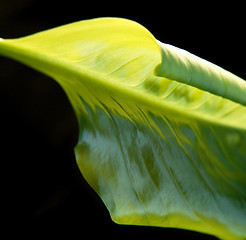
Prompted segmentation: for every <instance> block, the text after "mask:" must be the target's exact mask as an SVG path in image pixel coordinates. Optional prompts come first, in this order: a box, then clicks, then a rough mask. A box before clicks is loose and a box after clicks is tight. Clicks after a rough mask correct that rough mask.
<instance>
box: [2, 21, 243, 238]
mask: <svg viewBox="0 0 246 240" xmlns="http://www.w3.org/2000/svg"><path fill="white" fill-rule="evenodd" d="M160 31H163V29H162V28H161V27H160ZM0 54H1V55H4V56H7V57H11V58H13V59H16V60H18V61H20V62H23V63H25V64H27V65H29V66H31V67H33V68H35V69H37V70H39V71H41V72H43V73H45V74H47V75H49V76H51V77H53V78H54V79H55V80H56V81H57V82H58V83H59V84H60V85H61V86H62V87H63V89H64V91H65V92H66V93H67V96H68V98H69V100H70V102H71V104H72V106H73V108H74V110H75V113H76V116H77V119H78V123H79V127H80V129H79V140H78V143H77V146H76V147H75V155H76V160H77V163H78V166H79V168H80V170H81V172H82V174H83V176H84V178H85V179H86V180H87V181H88V183H89V184H90V185H91V187H92V188H93V189H94V190H95V191H96V192H97V193H98V195H99V196H100V197H101V198H102V200H103V202H104V203H105V205H106V207H107V208H108V210H109V212H110V215H111V217H112V219H113V220H114V221H115V222H117V223H120V224H134V225H148V226H159V227H175V228H183V229H189V230H194V231H200V232H204V233H208V234H212V235H215V236H217V237H219V238H221V239H228V240H233V239H235V240H237V239H238V240H239V239H240V240H243V239H245V238H246V182H245V179H246V107H245V106H246V99H245V96H246V83H245V81H244V80H243V79H241V78H239V77H237V76H235V75H234V74H232V73H230V72H228V71H226V70H224V69H222V68H220V67H218V66H216V65H214V64H212V63H210V62H208V61H206V60H204V59H201V58H199V57H197V56H194V55H193V54H191V53H189V52H186V51H184V50H181V49H179V48H176V47H173V46H170V45H168V44H164V43H161V42H160V41H158V40H156V39H155V37H154V36H153V35H152V34H151V33H150V32H149V31H148V30H147V29H146V28H144V27H143V26H141V25H140V24H138V23H136V22H133V21H130V20H126V19H120V18H98V19H92V20H86V21H80V22H76V23H72V24H68V25H64V26H61V27H58V28H54V29H51V30H47V31H43V32H40V33H36V34H33V35H30V36H27V37H23V38H19V39H13V40H2V41H0Z"/></svg>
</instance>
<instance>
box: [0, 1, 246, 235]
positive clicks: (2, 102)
mask: <svg viewBox="0 0 246 240" xmlns="http://www.w3.org/2000/svg"><path fill="white" fill-rule="evenodd" d="M242 3H243V2H242ZM224 4H227V3H224ZM243 8H244V6H239V5H235V6H232V5H228V6H226V5H223V6H218V5H215V4H213V3H209V2H206V4H204V3H203V2H200V1H198V2H194V1H192V2H191V4H190V5H188V4H187V3H185V4H184V3H181V1H178V2H175V1H173V2H172V4H171V3H168V2H165V1H163V2H156V1H142V2H134V1H115V2H113V1H108V2H104V1H98V2H97V1H96V2H95V1H82V0H80V1H75V0H69V1H57V0H53V1H52V0H42V1H35V0H22V1H21V0H19V1H18V0H0V37H2V38H15V37H21V36H25V35H28V34H31V33H35V32H38V31H41V30H45V29H49V28H52V27H56V26H58V25H63V24H66V23H70V22H73V21H78V20H83V19H89V18H94V17H104V16H112V17H124V18H129V19H132V20H135V21H137V22H139V23H141V24H142V25H144V26H145V27H146V28H148V29H149V30H150V31H151V32H152V33H153V34H154V36H155V37H156V38H157V39H159V40H160V41H162V42H165V43H169V44H172V45H175V46H177V47H180V48H183V49H185V50H188V51H190V52H192V53H194V54H196V55H198V56H200V57H202V58H205V59H207V60H209V61H211V62H213V63H215V64H217V65H219V66H221V67H223V68H225V69H227V70H229V71H231V72H233V73H235V74H237V75H239V76H240V77H242V78H244V79H246V73H245V71H244V60H243V58H242V56H244V55H245V51H246V48H245V45H244V37H245V33H244V31H243V29H244V28H243V26H244V22H243V21H242V19H243V13H242V12H241V10H242V9H243ZM0 120H1V122H0V131H1V132H0V136H1V144H0V146H1V147H0V149H1V153H0V154H1V159H0V164H1V167H0V171H1V189H0V191H1V192H0V194H1V195H0V196H1V205H0V206H1V213H0V216H1V218H2V219H1V223H3V222H4V224H2V225H1V226H0V228H1V229H2V230H6V231H8V233H9V234H10V235H11V234H16V233H17V234H21V235H24V236H28V235H30V236H32V237H35V236H38V235H43V234H44V235H46V236H50V235H54V236H60V237H64V236H65V234H66V235H67V234H68V235H69V236H71V238H72V239H73V236H74V238H75V236H77V237H80V238H88V237H98V236H102V237H110V238H111V237H112V238H115V237H131V236H132V235H133V234H134V236H138V237H139V238H141V237H146V238H147V237H151V238H153V237H154V238H157V237H158V238H160V237H161V238H163V239H173V238H179V239H180V238H188V239H215V238H213V237H211V236H208V235H204V234H199V233H195V232H189V231H185V230H176V229H165V228H154V227H136V226H120V225H117V224H115V223H113V222H112V221H111V219H110V217H109V214H108V211H107V209H106V208H105V207H104V205H103V203H102V201H101V200H100V199H99V197H98V196H97V195H96V194H95V193H94V191H93V190H92V189H91V188H90V187H89V186H88V185H87V183H86V182H85V180H84V179H83V177H82V175H81V174H80V172H79V170H78V168H77V165H76V162H75V158H74V154H73V147H74V146H75V144H76V141H77V131H78V126H77V122H76V118H75V115H74V113H73V110H72V108H71V106H70V103H69V101H68V99H67V97H66V95H65V93H64V92H63V90H62V89H61V88H60V86H59V85H58V84H57V83H56V82H55V81H53V80H52V79H50V78H48V77H47V76H44V75H42V74H40V73H38V72H36V71H34V70H32V69H30V68H28V67H26V66H24V65H22V64H20V63H17V62H15V61H12V60H9V59H5V58H2V57H1V58H0ZM77 234H79V235H77Z"/></svg>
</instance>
